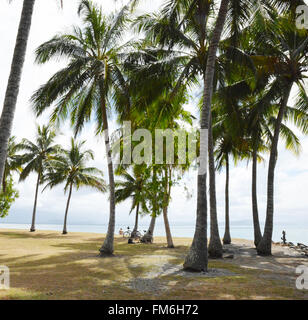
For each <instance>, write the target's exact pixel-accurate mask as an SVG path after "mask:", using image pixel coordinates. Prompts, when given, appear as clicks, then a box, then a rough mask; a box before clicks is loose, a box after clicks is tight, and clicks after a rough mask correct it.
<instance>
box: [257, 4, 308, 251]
mask: <svg viewBox="0 0 308 320" xmlns="http://www.w3.org/2000/svg"><path fill="white" fill-rule="evenodd" d="M295 2H296V1H295ZM295 2H294V3H293V2H292V5H291V7H290V11H289V12H288V13H287V14H285V15H282V16H278V15H276V16H275V19H274V20H270V21H268V20H267V21H265V22H264V23H263V24H261V23H259V24H258V26H257V27H256V28H255V29H254V32H255V36H256V39H257V42H256V48H260V51H261V52H262V54H263V55H265V57H264V56H263V58H262V59H260V57H258V56H255V57H254V60H255V63H256V65H257V68H261V69H262V68H263V70H267V71H268V70H270V72H271V73H272V81H271V83H270V84H269V85H268V88H267V90H266V93H265V94H264V96H263V97H262V98H261V99H260V101H259V103H260V104H268V103H272V104H275V105H277V106H278V112H277V115H276V117H275V123H274V133H273V137H272V141H271V149H270V159H269V167H268V181H267V210H266V221H265V227H264V233H263V237H262V239H261V241H260V242H259V244H258V246H257V251H258V254H260V255H271V248H272V234H273V216H274V174H275V167H276V163H277V156H278V142H279V137H280V135H281V131H282V130H283V126H282V125H283V119H284V116H285V114H286V113H287V109H288V101H289V98H290V94H291V90H292V88H293V86H294V85H296V86H297V87H298V88H299V90H301V92H304V90H303V89H304V86H305V84H304V82H303V81H304V78H305V72H306V71H307V65H306V55H307V52H308V37H307V35H308V31H307V30H298V29H296V26H295V10H296V7H295V4H296V3H295ZM264 36H266V43H265V44H264V43H263V45H261V44H262V42H264ZM258 45H260V47H258ZM261 48H262V49H261ZM303 98H304V99H302V102H305V101H307V99H306V98H307V96H306V95H305V97H303Z"/></svg>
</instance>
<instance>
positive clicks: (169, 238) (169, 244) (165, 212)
mask: <svg viewBox="0 0 308 320" xmlns="http://www.w3.org/2000/svg"><path fill="white" fill-rule="evenodd" d="M163 217H164V224H165V230H166V238H167V247H168V248H174V244H173V240H172V235H171V230H170V224H169V219H168V207H165V208H164V209H163Z"/></svg>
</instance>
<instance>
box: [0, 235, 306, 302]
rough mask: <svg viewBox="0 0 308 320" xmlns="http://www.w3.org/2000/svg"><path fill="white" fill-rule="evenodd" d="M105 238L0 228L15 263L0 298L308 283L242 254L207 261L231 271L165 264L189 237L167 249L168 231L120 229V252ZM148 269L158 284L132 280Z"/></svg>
mask: <svg viewBox="0 0 308 320" xmlns="http://www.w3.org/2000/svg"><path fill="white" fill-rule="evenodd" d="M102 241H103V237H102V236H101V235H99V234H86V233H70V234H68V235H66V236H63V235H61V234H59V233H57V232H51V231H37V232H36V233H30V232H27V231H20V230H19V231H18V230H1V231H0V265H6V266H8V267H9V268H10V272H11V289H10V290H1V291H0V299H308V295H307V291H306V292H305V291H299V290H296V289H295V287H294V284H295V280H294V282H292V281H293V280H292V281H290V279H291V278H292V277H294V279H295V275H293V274H291V273H290V275H288V276H285V273H283V274H280V276H279V272H278V271H275V270H263V269H259V268H256V269H250V268H247V262H246V263H245V266H242V264H243V261H242V260H239V261H238V262H237V260H236V259H234V260H226V259H225V260H214V261H211V262H210V268H218V269H221V270H226V271H228V272H229V273H230V274H231V275H228V276H217V277H211V278H209V277H204V276H198V275H191V276H182V275H181V274H177V273H170V274H167V273H164V272H161V271H160V270H161V267H162V266H164V265H167V266H170V265H171V266H172V265H175V266H176V267H178V268H179V266H180V265H181V263H182V262H183V258H184V257H185V253H186V252H187V249H188V246H189V244H190V239H184V238H183V239H182V238H181V239H180V238H178V239H175V244H176V248H175V249H167V248H166V247H165V243H164V241H165V240H164V239H163V238H157V239H155V242H156V243H155V244H152V245H145V244H137V245H128V244H127V243H126V241H125V240H124V239H123V238H119V237H117V238H116V245H115V251H116V256H115V257H110V258H100V257H98V250H99V247H100V245H101V243H102ZM269 259H270V258H269ZM259 262H260V261H259ZM252 263H253V261H252ZM149 275H152V276H151V279H154V280H155V281H159V285H157V288H156V289H157V290H154V289H155V288H154V287H153V288H150V290H138V289H137V290H136V289H133V288H131V287H129V285H128V284H127V281H137V280H140V279H141V280H142V279H144V281H145V282H146V281H150V280H148V278H149ZM277 275H278V277H277ZM290 277H291V278H290ZM292 279H293V278H292ZM142 281H143V280H142ZM151 281H152V280H151ZM155 285H156V284H155V283H154V284H153V285H152V284H151V286H155ZM152 289H153V290H152Z"/></svg>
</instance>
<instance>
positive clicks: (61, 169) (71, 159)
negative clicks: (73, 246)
mask: <svg viewBox="0 0 308 320" xmlns="http://www.w3.org/2000/svg"><path fill="white" fill-rule="evenodd" d="M85 143H86V141H82V142H77V141H75V140H74V139H73V138H72V139H71V148H70V149H69V150H63V151H62V152H61V153H62V156H61V157H59V158H58V159H56V160H52V161H50V162H49V166H48V172H47V174H46V175H45V176H44V181H47V184H46V186H45V188H44V190H45V189H46V188H48V187H49V188H50V189H52V188H54V187H55V186H57V185H59V184H62V183H65V187H64V193H67V191H68V199H67V204H66V209H65V217H64V224H63V232H62V233H63V234H67V215H68V210H69V206H70V201H71V197H72V192H73V188H74V187H75V189H76V190H79V188H80V187H91V188H94V189H96V190H98V191H100V192H106V190H107V187H106V183H105V181H104V180H103V179H102V178H101V177H102V176H103V173H102V171H100V170H98V169H96V168H93V167H87V166H86V163H87V161H88V160H91V159H92V160H94V154H93V152H92V150H85V151H83V150H82V147H83V146H84V145H85Z"/></svg>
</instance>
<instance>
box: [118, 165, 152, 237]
mask: <svg viewBox="0 0 308 320" xmlns="http://www.w3.org/2000/svg"><path fill="white" fill-rule="evenodd" d="M148 171H149V170H148V168H146V167H145V165H135V166H134V167H133V168H132V172H133V173H132V174H130V173H129V172H128V170H125V169H124V168H123V167H119V169H118V170H117V171H116V174H117V175H119V176H120V177H121V178H122V179H123V180H122V181H117V182H116V192H115V198H116V202H117V203H120V202H122V201H125V200H127V199H129V198H131V199H132V206H131V209H130V213H131V212H132V211H133V210H136V215H135V225H134V229H133V231H132V234H131V237H132V238H134V237H135V236H136V234H137V231H138V221H139V215H140V213H141V212H145V213H147V212H148V208H147V200H148V198H147V182H148V179H149V172H148Z"/></svg>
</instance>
